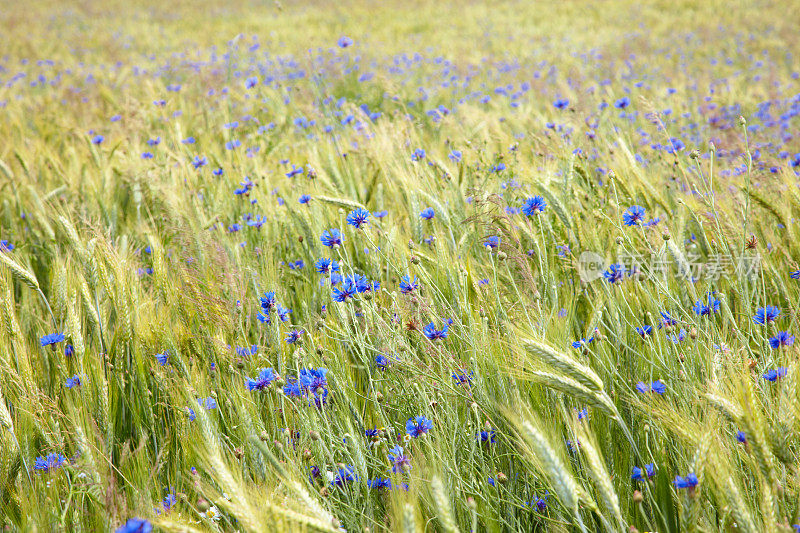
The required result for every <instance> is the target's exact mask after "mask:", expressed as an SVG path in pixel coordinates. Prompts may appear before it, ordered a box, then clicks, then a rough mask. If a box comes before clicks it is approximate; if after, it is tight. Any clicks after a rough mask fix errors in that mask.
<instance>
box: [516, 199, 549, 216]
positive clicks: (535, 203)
mask: <svg viewBox="0 0 800 533" xmlns="http://www.w3.org/2000/svg"><path fill="white" fill-rule="evenodd" d="M545 207H547V202H545V201H544V198H543V197H541V196H534V197H532V198H528V199H527V200H525V201H524V202H523V203H522V207H521V208H520V209H522V212H523V213H524V214H525V215H526V216H529V217H532V216H533V215H536V214H539V213H543V212H544V209H545Z"/></svg>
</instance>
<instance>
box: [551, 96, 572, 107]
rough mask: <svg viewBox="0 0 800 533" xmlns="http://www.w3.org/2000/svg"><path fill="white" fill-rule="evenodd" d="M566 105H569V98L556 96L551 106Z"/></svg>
mask: <svg viewBox="0 0 800 533" xmlns="http://www.w3.org/2000/svg"><path fill="white" fill-rule="evenodd" d="M568 105H569V100H567V99H566V98H556V99H555V100H554V101H553V107H555V108H556V109H564V108H565V107H567V106H568Z"/></svg>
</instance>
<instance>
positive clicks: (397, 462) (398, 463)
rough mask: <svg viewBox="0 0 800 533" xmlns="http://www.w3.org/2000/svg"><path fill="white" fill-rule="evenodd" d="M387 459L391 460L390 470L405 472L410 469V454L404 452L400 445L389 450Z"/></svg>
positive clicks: (398, 472) (399, 472)
mask: <svg viewBox="0 0 800 533" xmlns="http://www.w3.org/2000/svg"><path fill="white" fill-rule="evenodd" d="M389 460H390V461H391V462H392V472H395V473H397V474H407V473H408V472H410V471H411V456H409V455H407V454H406V453H405V450H403V447H402V446H399V445H398V446H395V447H394V448H392V449H391V450H389Z"/></svg>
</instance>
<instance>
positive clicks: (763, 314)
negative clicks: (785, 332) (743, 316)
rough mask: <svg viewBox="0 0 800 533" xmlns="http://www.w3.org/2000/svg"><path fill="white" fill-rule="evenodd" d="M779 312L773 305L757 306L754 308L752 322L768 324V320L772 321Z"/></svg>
mask: <svg viewBox="0 0 800 533" xmlns="http://www.w3.org/2000/svg"><path fill="white" fill-rule="evenodd" d="M780 314H781V310H780V309H779V308H778V307H775V306H774V305H768V306H766V307H759V308H758V309H757V310H756V314H755V315H754V316H753V322H755V323H756V324H760V325H764V324H769V323H770V322H774V321H775V319H776V318H778V315H780Z"/></svg>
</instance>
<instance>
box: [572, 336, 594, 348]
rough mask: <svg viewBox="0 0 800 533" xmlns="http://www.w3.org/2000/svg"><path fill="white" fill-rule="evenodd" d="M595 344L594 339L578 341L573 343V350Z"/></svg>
mask: <svg viewBox="0 0 800 533" xmlns="http://www.w3.org/2000/svg"><path fill="white" fill-rule="evenodd" d="M592 342H594V337H589V338H588V339H578V340H576V341H573V342H572V347H573V348H580V347H581V346H586V345H587V344H591V343H592Z"/></svg>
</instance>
